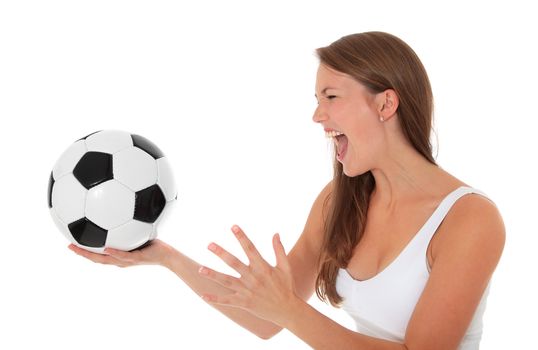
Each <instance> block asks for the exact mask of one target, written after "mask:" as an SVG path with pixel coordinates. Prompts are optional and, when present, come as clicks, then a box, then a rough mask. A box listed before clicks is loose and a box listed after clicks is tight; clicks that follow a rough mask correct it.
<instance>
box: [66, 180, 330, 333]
mask: <svg viewBox="0 0 538 350" xmlns="http://www.w3.org/2000/svg"><path fill="white" fill-rule="evenodd" d="M329 192H330V186H329V185H327V186H326V187H325V188H324V189H323V190H322V191H321V193H320V194H319V195H318V197H317V198H316V200H315V201H314V204H313V205H312V208H311V211H310V214H309V216H308V219H307V221H306V224H305V228H304V230H303V233H302V234H301V236H300V238H299V240H298V241H297V243H296V244H295V246H294V248H293V250H292V251H291V252H290V254H289V261H290V265H291V266H292V270H293V278H294V284H295V287H296V294H297V295H298V296H299V297H300V298H302V300H307V299H308V298H310V296H311V295H312V294H313V291H314V282H315V278H316V273H317V269H316V264H317V254H318V252H319V245H320V237H321V232H320V231H319V230H320V227H322V226H323V225H322V210H323V206H324V203H325V201H326V199H327V197H328V195H329ZM69 248H70V249H71V250H73V251H74V252H75V253H77V254H78V255H81V256H83V257H85V258H87V259H89V260H91V261H93V262H96V263H101V264H109V265H116V266H119V267H127V266H133V265H143V264H144V265H145V264H156V265H162V266H165V267H167V268H168V269H170V270H171V271H172V272H174V273H175V274H176V275H177V276H178V277H179V278H180V279H181V280H183V281H184V282H185V284H187V285H188V286H189V287H190V288H191V289H192V290H193V291H194V292H195V293H196V294H198V295H207V294H210V295H218V296H227V295H230V294H232V293H234V292H233V291H232V290H231V289H230V288H228V287H226V286H224V285H222V284H220V283H216V282H215V281H212V280H211V279H210V278H207V277H211V276H214V274H215V272H214V271H213V270H211V269H208V268H205V269H201V267H202V266H201V265H200V264H199V263H197V262H196V261H194V260H192V259H190V258H189V257H187V256H186V255H184V254H183V253H181V252H180V251H178V250H176V249H174V248H173V247H171V246H170V245H168V244H166V243H164V242H163V241H161V240H158V239H156V240H154V241H153V242H152V243H151V244H149V245H148V246H147V247H145V248H143V249H140V250H135V251H132V252H123V251H120V250H115V249H106V250H105V252H106V254H108V255H102V254H95V253H91V252H89V251H86V250H84V249H81V248H79V247H76V246H75V245H70V246H69ZM211 305H212V306H214V307H215V308H216V309H217V310H219V311H220V312H222V313H223V314H224V315H226V316H227V317H228V318H230V319H231V320H232V321H234V322H236V323H237V324H239V325H241V326H242V327H244V328H246V329H247V330H249V331H251V332H252V333H254V334H256V335H257V336H259V337H260V338H263V339H268V338H270V337H272V336H273V335H275V334H277V333H278V332H279V331H280V330H281V329H282V327H280V326H278V325H275V324H274V323H273V322H271V321H267V320H263V319H261V318H259V317H256V316H254V315H253V314H252V313H250V312H248V311H246V310H242V309H238V308H236V307H231V306H223V305H215V304H211Z"/></svg>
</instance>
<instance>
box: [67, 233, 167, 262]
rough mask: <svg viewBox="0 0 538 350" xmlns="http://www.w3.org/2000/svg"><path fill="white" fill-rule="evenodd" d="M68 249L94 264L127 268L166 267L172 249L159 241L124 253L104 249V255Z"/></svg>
mask: <svg viewBox="0 0 538 350" xmlns="http://www.w3.org/2000/svg"><path fill="white" fill-rule="evenodd" d="M68 248H69V249H71V250H72V251H74V252H75V253H76V254H78V255H80V256H83V257H85V258H86V259H89V260H91V261H93V262H95V263H100V264H106V265H116V266H119V267H128V266H134V265H166V264H167V263H168V260H169V258H170V256H171V255H172V252H173V251H174V248H172V247H171V246H170V245H168V244H166V243H164V242H163V241H161V240H159V239H154V240H152V241H151V242H150V243H149V244H148V245H147V246H145V247H144V248H142V249H137V250H133V251H131V252H125V251H122V250H117V249H111V248H106V249H105V252H104V253H105V254H97V253H92V252H90V251H87V250H85V249H82V248H80V247H77V246H76V245H74V244H70V245H69V247H68Z"/></svg>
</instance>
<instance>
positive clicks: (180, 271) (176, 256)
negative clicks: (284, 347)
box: [163, 249, 282, 339]
mask: <svg viewBox="0 0 538 350" xmlns="http://www.w3.org/2000/svg"><path fill="white" fill-rule="evenodd" d="M163 266H165V267H166V268H168V269H170V270H171V271H172V272H174V273H175V274H176V275H177V276H178V277H179V278H180V279H181V280H183V282H185V284H187V286H189V287H190V288H191V289H192V290H193V291H194V292H195V293H196V294H198V295H202V294H214V295H226V294H230V293H233V292H232V291H231V290H230V289H227V288H226V287H224V286H222V285H220V284H218V283H216V282H214V281H212V280H210V279H207V278H204V277H203V276H201V275H200V273H199V270H200V267H201V265H200V264H198V263H197V262H196V261H194V260H192V259H191V258H189V257H187V256H186V255H184V254H182V253H181V252H179V251H177V250H175V249H174V250H173V251H172V252H170V254H169V256H168V257H167V259H166V261H165V262H163ZM210 305H211V306H213V307H214V308H216V309H217V310H219V311H220V312H222V313H223V314H224V315H226V316H227V317H228V318H230V319H231V320H232V321H234V322H235V323H237V324H239V325H240V326H242V327H244V328H245V329H247V330H249V331H250V332H252V333H254V334H255V335H257V336H258V337H260V338H263V339H268V338H270V337H272V336H273V335H275V334H277V333H278V332H279V331H280V330H281V329H282V327H280V326H277V325H275V324H274V323H272V322H269V321H266V320H263V319H261V318H259V317H256V316H254V315H252V314H251V313H249V312H248V311H244V310H242V309H239V308H236V307H230V306H221V305H213V304H210Z"/></svg>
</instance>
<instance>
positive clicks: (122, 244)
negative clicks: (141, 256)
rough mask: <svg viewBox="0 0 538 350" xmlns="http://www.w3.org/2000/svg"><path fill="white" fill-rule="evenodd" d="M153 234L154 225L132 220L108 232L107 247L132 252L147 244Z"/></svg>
mask: <svg viewBox="0 0 538 350" xmlns="http://www.w3.org/2000/svg"><path fill="white" fill-rule="evenodd" d="M152 232H153V225H152V224H149V223H146V222H142V221H138V220H131V221H129V222H128V223H126V224H123V225H121V226H119V227H116V228H115V229H112V230H110V231H108V234H107V237H106V246H107V247H109V248H114V249H121V250H132V249H135V248H138V247H140V246H141V245H142V244H144V243H146V242H147V241H148V240H149V238H150V236H151V234H152Z"/></svg>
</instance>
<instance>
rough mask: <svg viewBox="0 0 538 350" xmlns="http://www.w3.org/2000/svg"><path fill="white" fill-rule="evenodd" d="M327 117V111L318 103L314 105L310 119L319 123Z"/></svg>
mask: <svg viewBox="0 0 538 350" xmlns="http://www.w3.org/2000/svg"><path fill="white" fill-rule="evenodd" d="M327 119H328V116H327V113H326V112H325V111H324V110H323V109H322V108H321V106H320V105H318V106H317V107H316V109H315V110H314V114H313V115H312V120H313V121H314V122H315V123H321V122H324V121H326V120H327Z"/></svg>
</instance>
